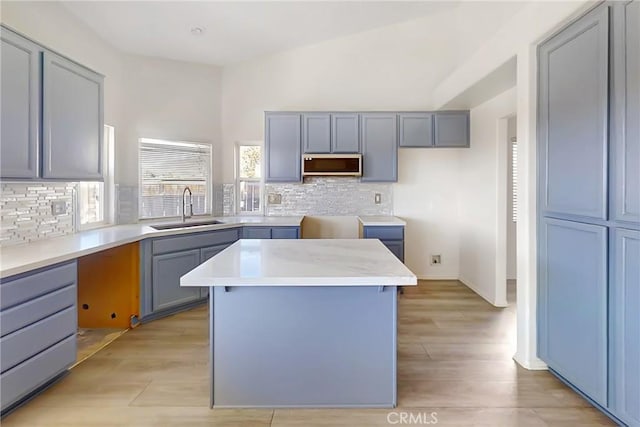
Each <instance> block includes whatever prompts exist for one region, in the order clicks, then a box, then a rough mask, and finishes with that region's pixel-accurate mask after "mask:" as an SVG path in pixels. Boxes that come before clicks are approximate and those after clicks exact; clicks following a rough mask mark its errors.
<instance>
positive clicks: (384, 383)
mask: <svg viewBox="0 0 640 427" xmlns="http://www.w3.org/2000/svg"><path fill="white" fill-rule="evenodd" d="M180 283H181V286H208V287H210V292H209V294H210V306H209V321H210V328H209V332H210V357H211V359H210V360H211V363H210V368H211V372H210V375H211V406H212V407H213V406H215V407H394V406H395V405H396V354H397V348H396V347H397V345H396V329H397V310H396V308H397V293H396V287H397V286H412V285H416V284H417V279H416V276H415V275H414V274H413V273H412V272H411V271H410V270H409V269H408V268H406V267H405V266H404V264H402V263H401V262H400V261H399V260H398V259H397V258H396V257H395V256H394V255H393V254H392V253H391V252H390V251H389V250H388V249H387V248H386V247H385V246H384V245H383V244H382V243H381V242H380V241H379V240H373V239H364V240H358V239H320V240H315V239H303V240H239V241H238V242H236V243H234V244H233V245H231V246H230V247H228V248H227V249H225V250H224V251H222V252H220V253H219V254H217V255H215V256H214V257H213V258H211V259H210V260H208V261H206V262H204V263H203V264H201V265H200V266H198V267H196V268H195V269H193V270H192V271H190V272H189V273H187V274H186V275H184V276H182V278H181V282H180Z"/></svg>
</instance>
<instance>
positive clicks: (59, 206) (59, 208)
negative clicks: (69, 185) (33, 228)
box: [51, 200, 67, 215]
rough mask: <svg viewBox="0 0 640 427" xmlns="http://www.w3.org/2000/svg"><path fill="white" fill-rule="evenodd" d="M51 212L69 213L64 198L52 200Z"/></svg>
mask: <svg viewBox="0 0 640 427" xmlns="http://www.w3.org/2000/svg"><path fill="white" fill-rule="evenodd" d="M51 213H52V214H53V215H63V214H65V213H67V202H65V201H64V200H54V201H53V202H51Z"/></svg>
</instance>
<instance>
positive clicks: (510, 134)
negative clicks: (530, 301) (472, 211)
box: [505, 117, 517, 280]
mask: <svg viewBox="0 0 640 427" xmlns="http://www.w3.org/2000/svg"><path fill="white" fill-rule="evenodd" d="M516 135H517V119H516V118H515V117H510V118H509V119H508V121H507V140H506V141H505V143H506V144H507V150H508V159H507V212H506V215H507V280H515V279H516V274H517V265H516V254H517V251H516V245H517V237H516V235H517V233H516V223H515V222H513V215H512V212H513V193H514V191H515V188H513V180H512V179H511V178H512V174H513V166H512V164H513V144H512V143H511V139H512V138H516Z"/></svg>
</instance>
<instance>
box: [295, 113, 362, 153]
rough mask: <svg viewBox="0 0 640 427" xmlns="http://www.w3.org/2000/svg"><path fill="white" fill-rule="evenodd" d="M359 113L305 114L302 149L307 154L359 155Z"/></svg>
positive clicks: (303, 116) (303, 117)
mask: <svg viewBox="0 0 640 427" xmlns="http://www.w3.org/2000/svg"><path fill="white" fill-rule="evenodd" d="M358 122H359V120H358V114H357V113H304V114H303V115H302V147H303V150H304V152H305V153H315V154H323V153H359V152H360V131H359V129H358Z"/></svg>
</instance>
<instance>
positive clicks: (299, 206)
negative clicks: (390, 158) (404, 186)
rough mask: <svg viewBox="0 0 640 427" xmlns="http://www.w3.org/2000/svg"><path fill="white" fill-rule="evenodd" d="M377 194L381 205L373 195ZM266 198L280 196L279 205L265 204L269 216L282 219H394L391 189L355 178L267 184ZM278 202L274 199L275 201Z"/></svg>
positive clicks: (311, 178) (314, 179)
mask: <svg viewBox="0 0 640 427" xmlns="http://www.w3.org/2000/svg"><path fill="white" fill-rule="evenodd" d="M376 193H377V194H380V203H379V204H376V203H375V195H376ZM269 194H273V195H277V194H280V195H281V200H280V203H279V204H270V203H267V204H266V210H265V214H266V215H268V216H283V215H393V186H392V184H385V183H362V182H360V179H359V178H355V177H310V178H305V181H304V183H287V184H266V186H265V196H264V198H265V201H268V199H269ZM275 198H276V199H277V197H275Z"/></svg>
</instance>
